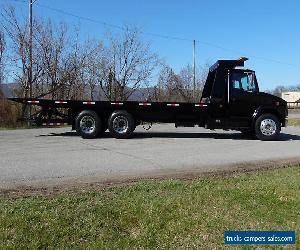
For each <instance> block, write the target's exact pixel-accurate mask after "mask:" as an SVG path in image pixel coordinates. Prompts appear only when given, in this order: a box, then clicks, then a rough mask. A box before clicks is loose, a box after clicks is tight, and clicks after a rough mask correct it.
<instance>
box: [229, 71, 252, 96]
mask: <svg viewBox="0 0 300 250" xmlns="http://www.w3.org/2000/svg"><path fill="white" fill-rule="evenodd" d="M231 86H232V88H233V89H239V90H242V91H248V92H254V91H255V90H256V87H255V81H254V77H253V74H252V73H251V72H249V73H248V72H233V73H232V75H231Z"/></svg>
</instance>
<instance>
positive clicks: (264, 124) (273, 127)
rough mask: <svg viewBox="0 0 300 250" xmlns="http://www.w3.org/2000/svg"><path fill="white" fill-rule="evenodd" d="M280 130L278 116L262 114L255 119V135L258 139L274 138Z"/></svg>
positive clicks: (267, 139)
mask: <svg viewBox="0 0 300 250" xmlns="http://www.w3.org/2000/svg"><path fill="white" fill-rule="evenodd" d="M280 130H281V124H280V122H279V120H278V118H277V117H276V116H275V115H273V114H262V115H261V116H260V117H258V118H257V120H256V121H255V135H256V137H257V138H258V139H259V140H262V141H272V140H275V139H276V138H277V137H278V135H279V133H280Z"/></svg>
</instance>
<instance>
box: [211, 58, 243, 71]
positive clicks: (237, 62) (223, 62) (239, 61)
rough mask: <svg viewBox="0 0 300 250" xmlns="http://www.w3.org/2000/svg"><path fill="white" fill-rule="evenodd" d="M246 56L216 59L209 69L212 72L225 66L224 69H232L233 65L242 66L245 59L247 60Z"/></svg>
mask: <svg viewBox="0 0 300 250" xmlns="http://www.w3.org/2000/svg"><path fill="white" fill-rule="evenodd" d="M247 60H248V58H246V57H240V58H239V59H237V60H218V61H217V62H216V63H215V64H213V65H212V66H211V67H210V68H209V71H210V72H212V71H214V70H216V69H217V68H220V67H221V68H226V69H233V68H235V67H244V65H245V64H244V63H245V61H247Z"/></svg>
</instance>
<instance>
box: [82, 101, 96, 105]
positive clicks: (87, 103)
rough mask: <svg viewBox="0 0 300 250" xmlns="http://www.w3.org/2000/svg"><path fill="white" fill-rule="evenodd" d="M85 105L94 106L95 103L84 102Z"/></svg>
mask: <svg viewBox="0 0 300 250" xmlns="http://www.w3.org/2000/svg"><path fill="white" fill-rule="evenodd" d="M82 103H83V104H86V105H94V104H95V102H82Z"/></svg>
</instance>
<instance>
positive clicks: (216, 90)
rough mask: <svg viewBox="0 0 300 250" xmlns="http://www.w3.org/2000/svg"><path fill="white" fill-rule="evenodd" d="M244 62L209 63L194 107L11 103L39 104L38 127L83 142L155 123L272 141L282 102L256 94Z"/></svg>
mask: <svg viewBox="0 0 300 250" xmlns="http://www.w3.org/2000/svg"><path fill="white" fill-rule="evenodd" d="M246 60H247V58H243V57H242V58H240V59H238V60H218V61H217V62H216V63H215V64H214V65H212V66H211V67H210V69H209V73H208V76H207V80H206V83H205V85H204V89H203V92H202V97H201V99H200V100H199V102H198V103H182V102H148V101H145V102H141V101H88V100H87V101H84V100H80V101H79V100H76V101H75V100H49V99H28V98H10V100H12V101H15V102H19V103H23V104H25V105H37V106H40V107H41V110H40V111H39V112H38V113H36V114H35V115H33V116H32V117H31V120H32V119H33V120H34V122H35V123H36V124H37V125H52V124H58V125H59V124H62V123H68V124H69V125H72V129H75V130H76V131H77V133H78V134H79V135H81V136H82V137H83V138H88V139H91V138H95V137H99V136H101V134H103V132H104V131H106V130H107V129H108V130H109V132H110V134H111V135H112V136H113V137H115V138H119V139H125V138H129V137H131V135H132V133H133V131H134V130H135V128H136V126H138V125H140V124H142V123H144V122H150V123H152V122H160V123H175V126H176V127H180V126H183V127H194V126H200V127H205V128H207V129H224V130H238V131H241V132H242V133H244V134H247V135H253V136H256V137H257V138H258V139H260V140H274V139H276V138H277V136H278V134H279V133H280V131H281V127H283V126H286V124H287V120H286V118H287V115H288V109H287V103H286V102H285V101H284V100H283V99H281V98H279V97H276V96H273V95H270V94H267V93H263V92H259V87H258V83H257V80H256V76H255V72H254V71H253V70H249V69H245V68H241V67H244V62H245V61H246ZM61 109H67V112H61V111H60V110H61Z"/></svg>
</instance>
